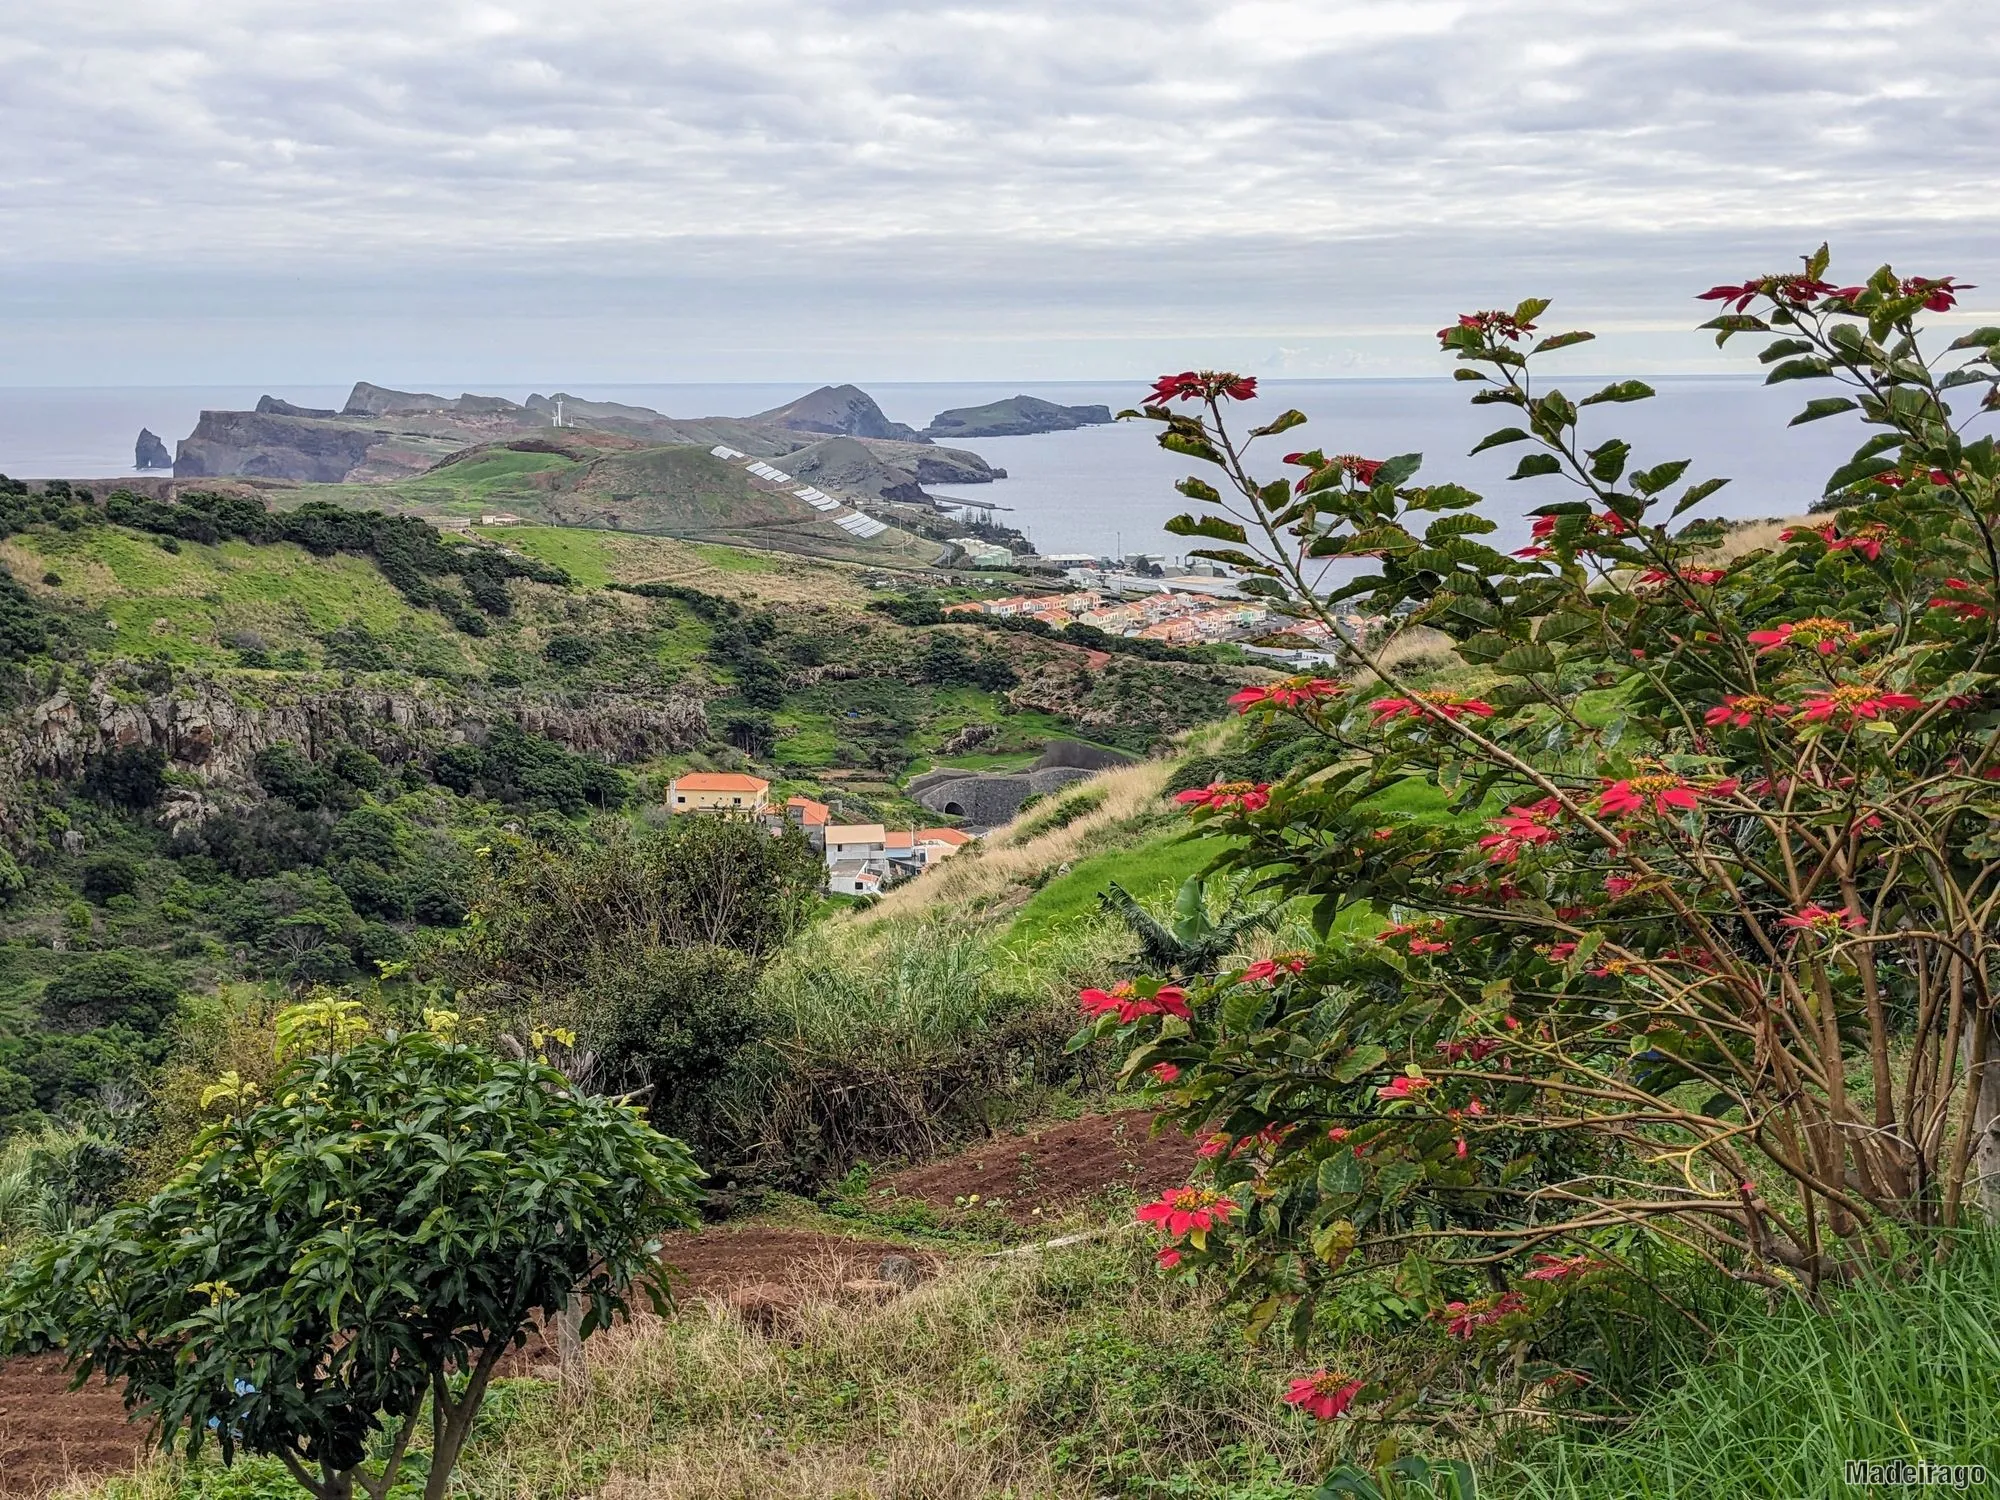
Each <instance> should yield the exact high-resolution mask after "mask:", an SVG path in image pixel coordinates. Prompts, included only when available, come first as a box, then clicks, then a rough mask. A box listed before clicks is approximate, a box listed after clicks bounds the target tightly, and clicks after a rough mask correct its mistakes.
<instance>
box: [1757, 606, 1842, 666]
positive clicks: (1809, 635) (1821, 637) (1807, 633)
mask: <svg viewBox="0 0 2000 1500" xmlns="http://www.w3.org/2000/svg"><path fill="white" fill-rule="evenodd" d="M1750 644H1751V645H1753V646H1755V647H1756V648H1757V654H1758V655H1759V656H1764V655H1768V654H1769V653H1770V652H1773V651H1779V650H1783V649H1784V648H1785V647H1787V646H1804V647H1806V648H1808V649H1810V650H1812V651H1816V652H1818V653H1819V654H1820V655H1821V656H1832V655H1833V654H1834V653H1835V652H1838V651H1841V650H1844V649H1846V648H1847V647H1849V646H1852V645H1854V644H1855V632H1854V627H1853V626H1852V625H1850V624H1848V623H1847V622H1846V621H1845V620H1834V619H1829V618H1827V617H1826V616H1824V615H1814V616H1813V617H1812V618H1810V619H1805V620H1794V621H1791V622H1790V623H1789V624H1785V625H1779V626H1776V627H1774V628H1773V629H1770V630H1753V631H1751V632H1750Z"/></svg>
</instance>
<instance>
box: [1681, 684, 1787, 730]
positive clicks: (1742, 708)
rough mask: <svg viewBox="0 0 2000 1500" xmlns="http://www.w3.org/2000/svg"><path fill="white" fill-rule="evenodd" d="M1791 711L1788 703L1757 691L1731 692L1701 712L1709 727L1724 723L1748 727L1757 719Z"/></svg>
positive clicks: (1704, 721) (1713, 727)
mask: <svg viewBox="0 0 2000 1500" xmlns="http://www.w3.org/2000/svg"><path fill="white" fill-rule="evenodd" d="M1791 711H1792V710H1791V708H1790V706H1789V705H1787V704H1783V703H1780V702H1779V701H1778V700H1777V699H1775V698H1766V697H1764V696H1763V695H1762V694H1759V693H1732V694H1731V695H1730V696H1728V697H1727V698H1724V699H1723V700H1722V701H1721V702H1720V703H1718V704H1717V705H1716V706H1715V707H1714V708H1711V709H1710V710H1709V711H1708V712H1707V713H1705V714H1703V715H1702V722H1703V723H1704V724H1706V725H1708V727H1709V728H1711V729H1720V728H1721V727H1722V726H1723V725H1725V724H1729V725H1733V726H1735V727H1736V728H1738V729H1748V728H1749V727H1750V726H1751V724H1752V723H1754V722H1755V721H1756V720H1758V719H1782V718H1783V717H1785V715H1787V714H1789V713H1790V712H1791Z"/></svg>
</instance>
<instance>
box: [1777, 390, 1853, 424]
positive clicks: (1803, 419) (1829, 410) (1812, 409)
mask: <svg viewBox="0 0 2000 1500" xmlns="http://www.w3.org/2000/svg"><path fill="white" fill-rule="evenodd" d="M1857 404H1858V403H1856V402H1855V401H1853V400H1851V399H1850V398H1849V397H1846V396H1816V397H1814V398H1813V399H1812V400H1810V401H1808V402H1807V403H1806V409H1805V410H1804V411H1802V412H1800V413H1799V414H1798V415H1797V416H1796V417H1793V418H1792V420H1791V421H1790V422H1788V423H1787V424H1786V425H1787V426H1789V427H1801V426H1803V425H1805V424H1806V423H1807V422H1817V421H1818V420H1819V419H1820V418H1821V417H1831V416H1837V415H1839V414H1840V413H1841V412H1844V411H1853V410H1854V409H1855V407H1856V405H1857Z"/></svg>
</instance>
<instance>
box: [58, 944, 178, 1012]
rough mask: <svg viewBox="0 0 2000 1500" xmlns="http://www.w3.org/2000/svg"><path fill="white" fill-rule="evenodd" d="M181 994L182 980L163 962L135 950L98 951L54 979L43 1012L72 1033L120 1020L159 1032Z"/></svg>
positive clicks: (76, 962)
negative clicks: (135, 952) (165, 967)
mask: <svg viewBox="0 0 2000 1500" xmlns="http://www.w3.org/2000/svg"><path fill="white" fill-rule="evenodd" d="M179 998H180V984H179V982H178V981H177V980H176V979H175V978H174V976H173V975H171V974H169V973H167V972H166V971H165V970H164V969H162V968H160V967H159V966H158V965H157V964H154V963H152V962H149V961H148V960H146V959H144V958H141V957H140V956H138V955H137V954H134V953H124V952H115V953H93V954H91V955H90V956H89V957H87V958H80V959H77V960H75V961H73V962H72V963H70V964H69V965H68V966H67V967H65V968H64V969H63V970H62V972H61V973H59V974H57V975H56V977H55V978H54V979H51V980H50V981H49V983H48V987H47V988H46V989H44V990H43V991H42V1011H43V1014H45V1015H46V1016H47V1017H48V1018H49V1021H50V1022H51V1024H53V1025H55V1026H58V1027H61V1028H64V1029H66V1030H71V1031H84V1030H91V1029H94V1028H97V1027H102V1026H109V1025H112V1024H114V1023H118V1022H124V1023H125V1024H127V1025H130V1026H133V1027H136V1028H137V1029H139V1030H140V1031H154V1030H157V1029H158V1028H159V1026H160V1024H161V1023H162V1022H163V1021H165V1020H166V1019H167V1017H168V1016H169V1015H170V1014H172V1012H173V1008H174V1003H175V1002H176V1001H177V1000H178V999H179Z"/></svg>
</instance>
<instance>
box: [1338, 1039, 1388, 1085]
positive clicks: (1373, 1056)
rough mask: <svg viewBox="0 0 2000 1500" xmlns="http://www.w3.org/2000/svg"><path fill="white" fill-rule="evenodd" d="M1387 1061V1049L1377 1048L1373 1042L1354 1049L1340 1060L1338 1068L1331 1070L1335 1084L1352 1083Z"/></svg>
mask: <svg viewBox="0 0 2000 1500" xmlns="http://www.w3.org/2000/svg"><path fill="white" fill-rule="evenodd" d="M1388 1060H1389V1049H1388V1048H1386V1047H1378V1046H1376V1045H1375V1044H1374V1043H1373V1042H1369V1043H1366V1044H1364V1045H1363V1046H1359V1047H1356V1048H1355V1049H1354V1050H1353V1051H1351V1052H1349V1053H1348V1054H1347V1056H1345V1057H1343V1058H1342V1059H1341V1060H1340V1066H1339V1067H1337V1068H1335V1069H1334V1070H1333V1080H1334V1082H1335V1083H1352V1082H1354V1080H1355V1079H1357V1078H1359V1077H1361V1075H1362V1074H1364V1073H1372V1072H1374V1071H1375V1070H1376V1069H1377V1068H1379V1067H1381V1066H1382V1064H1383V1063H1385V1062H1387V1061H1388Z"/></svg>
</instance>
